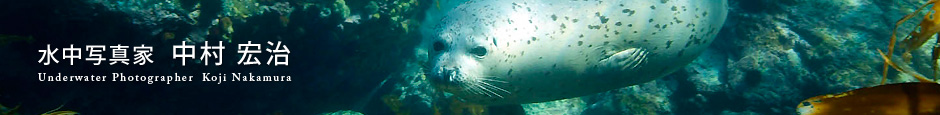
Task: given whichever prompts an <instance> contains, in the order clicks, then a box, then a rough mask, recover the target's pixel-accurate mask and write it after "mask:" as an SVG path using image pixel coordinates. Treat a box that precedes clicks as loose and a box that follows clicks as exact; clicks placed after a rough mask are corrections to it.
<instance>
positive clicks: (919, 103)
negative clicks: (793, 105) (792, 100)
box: [797, 0, 940, 115]
mask: <svg viewBox="0 0 940 115" xmlns="http://www.w3.org/2000/svg"><path fill="white" fill-rule="evenodd" d="M938 2H940V0H930V1H927V3H926V4H924V5H922V6H920V7H919V8H917V10H915V11H914V12H913V13H911V14H907V15H904V17H903V18H901V19H900V20H898V21H897V22H896V23H895V26H894V30H893V31H892V32H891V41H889V43H888V53H884V52H882V51H881V50H880V49H879V50H878V53H879V55H880V56H881V58H882V59H884V71H883V73H882V78H881V85H878V86H874V87H866V88H859V89H854V90H851V91H848V92H843V93H839V94H827V95H820V96H815V97H811V98H809V99H806V100H803V101H802V102H800V104H798V105H797V112H799V113H800V114H803V115H831V114H836V115H859V114H887V115H901V114H940V84H937V82H936V79H937V76H938V73H937V71H938V68H940V67H938V65H937V59H938V58H940V47H937V46H934V47H933V51H932V53H931V61H930V62H931V64H930V65H931V68H932V69H933V78H934V79H933V80H931V79H927V78H926V77H924V75H922V74H920V73H917V72H916V71H914V69H912V68H910V67H909V66H902V65H899V64H908V63H910V60H911V58H912V57H913V56H911V51H913V50H915V49H918V48H920V47H921V46H923V45H924V44H925V43H926V42H927V41H928V40H930V39H931V37H933V36H934V35H936V34H937V33H938V32H940V13H937V11H940V5H937V4H936V3H938ZM931 5H932V6H931ZM927 6H931V7H930V9H928V11H927V13H926V14H924V18H923V20H921V21H920V23H918V24H917V26H916V27H915V28H914V30H912V31H911V33H910V34H908V35H907V36H905V39H904V40H902V41H901V42H902V43H904V44H903V45H904V47H902V48H904V50H905V51H904V53H903V54H902V56H903V58H904V61H903V62H901V63H898V62H896V61H893V60H892V59H891V58H892V57H891V56H892V54H893V53H894V47H895V42H896V40H897V37H896V36H897V33H898V32H897V31H898V28H899V27H900V26H901V25H902V24H904V22H907V21H908V20H910V19H911V18H913V17H914V16H916V15H917V14H919V13H920V12H921V11H923V10H924V8H927ZM938 39H940V37H938ZM937 41H938V44H940V40H937ZM889 67H891V68H894V69H895V70H898V71H900V72H902V73H905V74H909V75H911V76H914V78H917V80H918V81H920V82H915V83H897V84H887V85H886V84H885V81H887V77H888V68H889Z"/></svg>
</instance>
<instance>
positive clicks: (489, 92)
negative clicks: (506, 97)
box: [476, 84, 503, 98]
mask: <svg viewBox="0 0 940 115" xmlns="http://www.w3.org/2000/svg"><path fill="white" fill-rule="evenodd" d="M476 86H477V87H478V88H480V89H482V90H483V91H486V93H485V94H486V95H487V96H490V97H493V95H496V96H497V97H499V98H503V96H502V95H499V94H497V93H496V92H493V91H490V89H487V88H486V87H483V85H479V84H476Z"/></svg>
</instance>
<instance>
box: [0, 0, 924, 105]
mask: <svg viewBox="0 0 940 115" xmlns="http://www.w3.org/2000/svg"><path fill="white" fill-rule="evenodd" d="M459 3H462V1H461V0H348V1H345V0H0V53H3V54H2V55H0V60H2V61H0V105H2V106H0V113H4V114H7V113H11V114H14V113H15V114H41V113H44V112H48V111H50V110H53V109H56V108H57V107H60V105H61V108H60V109H58V110H68V111H74V112H78V113H81V114H88V115H98V114H138V115H150V114H153V115H158V114H159V115H163V114H245V115H276V114H288V115H293V114H327V115H355V114H370V115H371V114H377V115H387V114H398V115H408V114H416V115H432V114H435V115H436V114H536V115H544V114H552V115H555V114H574V115H577V114H586V115H596V114H641V115H646V114H683V115H686V114H795V112H796V109H795V107H796V105H798V103H800V101H802V100H804V99H806V98H809V97H813V96H817V95H823V94H833V93H839V92H845V91H849V90H852V89H858V88H863V87H872V86H876V85H879V84H880V82H881V77H882V72H881V71H882V69H884V68H883V66H884V65H883V59H882V58H881V56H879V54H878V52H877V49H882V50H884V49H886V48H887V47H888V43H889V38H890V36H891V32H892V29H893V27H894V26H895V21H897V20H899V19H901V18H902V17H903V16H904V15H906V14H909V13H912V12H914V10H916V9H917V8H918V7H919V6H920V5H923V4H925V3H926V1H925V0H728V3H729V11H728V17H727V20H726V21H725V24H724V26H723V27H722V28H721V31H720V32H719V34H718V36H717V37H716V38H715V39H714V42H713V43H712V44H711V46H710V47H708V49H706V50H705V52H704V53H702V54H701V55H700V56H699V57H698V58H697V59H695V61H693V62H692V63H691V64H688V65H686V66H685V67H684V68H683V69H680V70H678V71H676V72H674V73H672V74H670V75H667V76H665V77H663V78H660V79H657V80H654V81H651V82H647V83H643V84H639V85H634V86H629V87H624V88H619V89H615V90H611V91H607V92H602V93H598V94H593V95H587V96H582V97H577V98H570V99H563V100H557V101H550V102H542V103H530V104H518V105H501V106H482V105H473V104H465V103H460V102H459V101H456V99H454V98H453V97H450V96H449V95H447V94H444V93H443V92H440V91H436V90H435V89H434V88H432V87H431V85H430V84H429V83H428V81H427V80H426V79H425V77H424V73H423V72H424V71H423V69H424V68H423V67H422V64H424V63H426V61H427V56H426V54H422V53H420V52H421V50H422V48H420V47H419V44H420V43H421V42H422V36H421V33H420V31H421V29H420V27H421V26H422V22H424V21H425V20H428V19H433V18H439V17H440V16H441V15H442V14H443V13H442V12H443V11H446V10H447V9H450V8H453V7H454V6H455V5H457V4H459ZM914 18H915V19H913V20H920V18H922V17H920V16H915V17H914ZM915 25H916V21H909V22H907V23H902V25H900V26H901V28H899V29H900V31H902V32H899V33H907V32H909V31H911V30H912V28H913V27H915ZM181 41H183V42H195V43H197V45H198V43H199V42H202V41H210V43H211V42H215V41H224V42H227V43H226V44H227V45H229V46H227V47H228V48H229V49H232V50H225V51H224V52H223V55H224V56H222V57H223V60H227V61H223V63H224V65H221V66H202V65H201V64H200V63H198V62H197V63H191V64H193V65H187V66H180V65H177V64H178V63H179V62H180V61H179V60H178V59H172V58H171V57H170V55H172V53H171V52H170V51H171V50H169V49H171V48H170V47H172V45H179V44H180V43H181ZM247 41H254V42H263V41H282V42H283V43H284V44H285V45H286V46H287V47H290V49H291V52H292V53H291V54H290V57H291V61H292V62H290V65H289V66H267V65H262V66H240V65H236V64H235V61H234V60H239V55H237V54H238V53H236V52H235V51H236V50H234V49H236V47H235V46H234V45H235V44H237V43H245V42H247ZM934 43H935V41H933V40H931V41H930V42H927V45H926V46H925V47H923V49H925V50H918V51H915V52H913V53H912V55H913V56H914V57H918V58H914V59H915V60H913V61H914V62H915V65H912V66H914V67H915V69H918V70H921V71H929V70H930V68H929V67H930V66H929V65H928V63H926V62H930V60H928V59H929V58H926V57H929V56H930V55H931V52H929V51H930V50H927V49H929V48H931V47H932V46H934V45H935V44H934ZM46 44H51V45H52V46H53V47H58V48H62V47H67V44H75V45H77V46H85V45H95V44H100V45H116V44H125V45H140V44H146V45H150V46H154V48H155V49H154V50H155V52H154V56H153V57H151V58H152V59H153V60H154V63H153V64H148V65H143V66H140V65H104V66H93V65H90V64H88V63H87V62H83V61H77V62H80V63H78V64H76V65H66V64H64V63H63V62H60V63H58V64H52V65H42V64H40V63H37V61H36V60H39V59H40V57H41V56H42V55H41V53H38V52H37V50H41V49H45V48H46V47H45V46H46ZM197 51H198V50H197ZM895 55H898V54H895ZM60 61H61V59H60ZM40 72H46V73H63V74H73V75H87V74H99V75H110V74H109V73H114V72H120V73H125V74H142V75H165V74H171V73H179V74H192V75H198V74H200V73H233V72H242V73H248V72H251V73H254V74H268V75H290V76H292V77H293V78H292V80H293V81H290V82H223V83H221V84H216V83H215V82H174V83H173V84H162V83H154V84H146V83H143V82H40V81H38V80H36V78H35V76H36V73H40ZM914 81H916V80H915V79H914V78H912V77H910V75H907V74H899V73H898V72H896V71H889V73H888V79H887V82H888V83H901V82H914Z"/></svg>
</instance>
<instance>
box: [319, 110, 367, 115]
mask: <svg viewBox="0 0 940 115" xmlns="http://www.w3.org/2000/svg"><path fill="white" fill-rule="evenodd" d="M320 115H364V114H362V113H359V112H356V111H352V110H340V111H336V112H329V113H321V114H320Z"/></svg>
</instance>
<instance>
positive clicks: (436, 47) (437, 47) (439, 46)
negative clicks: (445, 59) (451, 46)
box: [434, 41, 447, 51]
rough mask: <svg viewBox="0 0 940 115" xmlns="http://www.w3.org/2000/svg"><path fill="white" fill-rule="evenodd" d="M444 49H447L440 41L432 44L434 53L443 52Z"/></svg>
mask: <svg viewBox="0 0 940 115" xmlns="http://www.w3.org/2000/svg"><path fill="white" fill-rule="evenodd" d="M444 48H447V46H444V42H441V41H437V42H434V51H441V50H444Z"/></svg>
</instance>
